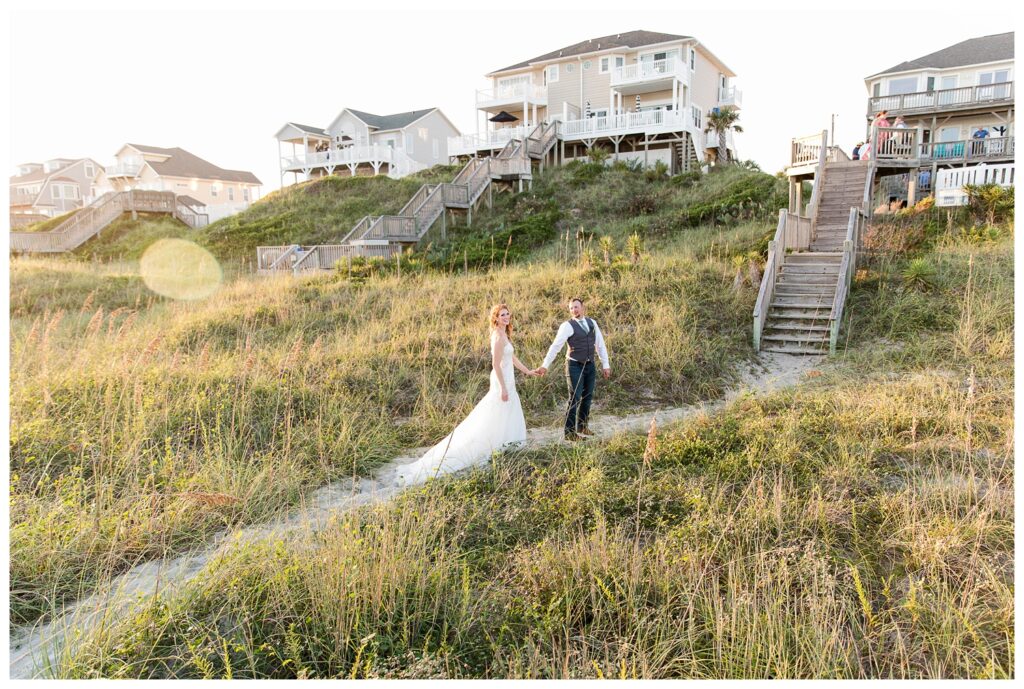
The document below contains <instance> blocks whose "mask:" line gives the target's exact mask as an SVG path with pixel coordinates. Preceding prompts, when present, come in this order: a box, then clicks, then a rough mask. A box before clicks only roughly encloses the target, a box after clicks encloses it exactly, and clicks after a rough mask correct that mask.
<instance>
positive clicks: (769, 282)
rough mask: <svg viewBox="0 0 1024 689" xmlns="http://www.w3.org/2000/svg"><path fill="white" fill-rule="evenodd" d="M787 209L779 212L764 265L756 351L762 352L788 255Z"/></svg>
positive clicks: (757, 309)
mask: <svg viewBox="0 0 1024 689" xmlns="http://www.w3.org/2000/svg"><path fill="white" fill-rule="evenodd" d="M787 214H788V212H787V211H786V209H785V208H783V209H781V210H779V223H778V225H777V226H776V228H775V237H774V239H772V240H771V241H770V242H768V259H767V260H766V261H765V264H764V275H763V276H762V277H761V287H760V289H759V290H758V292H757V301H756V302H755V303H754V351H755V352H759V351H761V335H762V333H764V326H765V323H766V322H767V321H768V310H769V309H770V308H771V303H772V296H773V295H774V293H775V281H776V279H777V278H778V276H779V270H780V269H781V268H782V257H783V256H785V255H786V215H787Z"/></svg>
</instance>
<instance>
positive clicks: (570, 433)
mask: <svg viewBox="0 0 1024 689" xmlns="http://www.w3.org/2000/svg"><path fill="white" fill-rule="evenodd" d="M569 313H570V314H571V315H572V318H570V319H569V320H567V321H565V322H564V323H562V325H560V326H559V327H558V333H557V334H556V335H555V341H554V342H552V343H551V347H550V348H549V349H548V355H547V356H546V357H544V363H543V364H541V366H540V368H538V369H536V370H535V371H534V372H535V373H537V374H539V375H542V376H543V375H544V374H546V373H547V372H548V368H549V367H550V366H551V363H552V362H553V361H554V360H555V357H556V356H558V352H560V351H561V350H562V347H563V346H564V345H565V344H568V345H569V353H568V354H566V357H565V381H566V383H567V384H568V386H569V404H568V406H567V408H566V410H565V439H566V440H569V441H573V442H575V441H577V440H583V439H584V438H585V437H586V436H588V435H594V433H593V431H591V430H590V428H589V427H588V425H587V423H588V421H589V420H590V403H591V401H593V399H594V385H595V383H596V382H597V368H596V358H597V357H600V359H601V372H602V373H603V374H604V377H605V378H607V377H608V376H610V375H611V373H612V370H611V368H609V366H608V351H607V349H605V346H604V336H603V335H602V334H601V329H600V328H599V327H597V323H595V322H594V320H593V319H592V318H587V317H586V316H585V315H584V311H583V300H582V299H580V298H579V297H573V298H572V299H570V300H569Z"/></svg>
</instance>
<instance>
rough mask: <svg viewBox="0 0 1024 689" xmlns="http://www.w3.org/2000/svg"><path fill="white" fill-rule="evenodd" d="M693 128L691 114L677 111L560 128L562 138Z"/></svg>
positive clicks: (646, 112) (597, 119) (627, 115)
mask: <svg viewBox="0 0 1024 689" xmlns="http://www.w3.org/2000/svg"><path fill="white" fill-rule="evenodd" d="M692 127H693V117H692V115H691V114H690V113H687V114H686V115H683V114H682V113H679V112H676V111H675V110H643V111H641V112H626V113H621V114H618V115H609V116H607V117H590V118H585V119H582V120H568V121H566V122H563V123H562V124H561V126H560V129H561V132H562V138H563V139H567V138H586V137H588V136H593V135H595V134H600V135H601V136H606V135H607V134H610V133H630V132H638V131H645V130H649V129H659V130H671V129H688V128H692Z"/></svg>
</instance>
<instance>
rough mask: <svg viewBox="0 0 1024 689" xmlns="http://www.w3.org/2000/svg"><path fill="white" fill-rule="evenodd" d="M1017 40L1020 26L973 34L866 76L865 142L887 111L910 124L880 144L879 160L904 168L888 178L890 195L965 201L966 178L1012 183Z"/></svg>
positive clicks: (893, 119) (888, 197) (885, 134)
mask: <svg viewBox="0 0 1024 689" xmlns="http://www.w3.org/2000/svg"><path fill="white" fill-rule="evenodd" d="M1013 38H1014V35H1013V32H1008V33H1001V34H994V35H990V36H981V37H978V38H971V39H968V40H966V41H961V42H960V43H956V44H954V45H951V46H948V47H946V48H943V49H942V50H938V51H936V52H934V53H930V54H928V55H924V56H923V57H918V58H915V59H913V60H908V61H906V62H901V63H900V64H898V65H895V66H893V67H890V68H889V69H886V70H884V71H881V72H878V73H876V74H872V75H871V76H869V77H867V78H865V80H864V85H865V86H866V88H867V91H868V94H869V97H868V102H867V122H868V129H867V132H868V133H867V137H866V139H865V140H867V141H871V138H870V137H871V136H872V127H871V122H872V121H873V120H874V118H875V115H876V114H877V113H879V112H881V111H886V113H887V115H886V120H887V121H888V123H889V124H890V126H895V124H896V118H897V117H902V118H903V123H902V124H903V125H905V127H906V129H902V128H901V131H897V130H895V129H891V130H883V131H882V132H881V133H880V135H881V139H882V141H880V142H876V144H877V145H876V146H875V149H876V150H875V151H874V157H875V158H876V159H877V164H878V165H879V166H883V167H884V166H886V165H888V166H890V167H891V168H892V169H893V171H894V172H897V173H899V174H896V175H890V176H891V177H893V179H889V180H884V181H883V185H882V186H883V192H884V193H885V195H886V198H884V199H882V200H883V201H887V202H891V201H893V200H900V199H908V200H913V198H914V195H915V193H916V192H929V191H931V192H934V194H935V196H936V202H937V203H939V204H940V205H949V204H953V203H961V202H962V201H963V199H964V194H963V193H962V191H961V187H962V186H963V184H964V183H965V182H966V183H984V182H995V183H997V184H1002V185H1004V186H1010V185H1012V183H1013V176H1014V165H1013V163H1014V64H1013V52H1014V48H1013ZM900 166H902V167H906V168H913V170H912V171H911V172H902V171H901V170H900ZM973 168H978V169H976V170H975V169H973ZM915 187H916V188H915Z"/></svg>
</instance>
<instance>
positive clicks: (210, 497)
mask: <svg viewBox="0 0 1024 689" xmlns="http://www.w3.org/2000/svg"><path fill="white" fill-rule="evenodd" d="M168 496H169V497H174V498H183V499H185V500H191V501H193V502H195V503H198V504H200V505H204V506H206V507H224V506H225V505H238V504H240V503H241V502H242V499H241V498H236V497H235V496H234V495H228V494H227V493H194V492H188V493H169V494H168Z"/></svg>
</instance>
